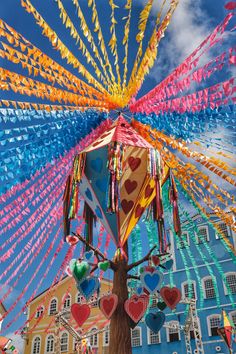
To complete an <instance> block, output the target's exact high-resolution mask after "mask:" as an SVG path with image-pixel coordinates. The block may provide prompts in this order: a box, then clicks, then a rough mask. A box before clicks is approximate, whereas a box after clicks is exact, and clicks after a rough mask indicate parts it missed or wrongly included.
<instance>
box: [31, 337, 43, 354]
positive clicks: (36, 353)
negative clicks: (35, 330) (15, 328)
mask: <svg viewBox="0 0 236 354" xmlns="http://www.w3.org/2000/svg"><path fill="white" fill-rule="evenodd" d="M40 347H41V339H40V337H36V338H34V340H33V346H32V354H40Z"/></svg>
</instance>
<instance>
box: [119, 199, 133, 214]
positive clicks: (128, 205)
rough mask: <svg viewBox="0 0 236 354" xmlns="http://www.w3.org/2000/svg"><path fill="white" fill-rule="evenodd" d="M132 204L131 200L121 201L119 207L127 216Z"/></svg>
mask: <svg viewBox="0 0 236 354" xmlns="http://www.w3.org/2000/svg"><path fill="white" fill-rule="evenodd" d="M133 205H134V202H133V201H132V200H129V201H128V200H126V199H123V200H122V201H121V207H122V209H123V210H124V213H125V214H128V213H129V212H130V210H131V209H132V208H133Z"/></svg>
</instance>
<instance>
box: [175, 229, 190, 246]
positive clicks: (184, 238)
mask: <svg viewBox="0 0 236 354" xmlns="http://www.w3.org/2000/svg"><path fill="white" fill-rule="evenodd" d="M186 247H189V235H188V232H187V231H184V232H182V235H181V237H179V242H178V246H177V248H178V249H180V248H181V249H182V248H186Z"/></svg>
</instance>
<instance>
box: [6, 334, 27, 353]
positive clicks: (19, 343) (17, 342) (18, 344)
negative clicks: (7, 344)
mask: <svg viewBox="0 0 236 354" xmlns="http://www.w3.org/2000/svg"><path fill="white" fill-rule="evenodd" d="M6 337H7V338H10V339H11V340H12V345H14V347H15V348H16V349H18V351H19V354H23V353H24V345H25V344H24V340H23V339H22V338H21V336H20V335H19V334H15V333H13V332H11V333H8V334H6Z"/></svg>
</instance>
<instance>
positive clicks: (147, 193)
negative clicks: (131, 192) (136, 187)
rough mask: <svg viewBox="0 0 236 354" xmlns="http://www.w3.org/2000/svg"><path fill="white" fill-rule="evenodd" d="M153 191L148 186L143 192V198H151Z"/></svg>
mask: <svg viewBox="0 0 236 354" xmlns="http://www.w3.org/2000/svg"><path fill="white" fill-rule="evenodd" d="M153 191H154V188H152V187H150V185H148V186H147V187H146V188H145V192H144V194H145V198H146V199H147V198H149V197H151V195H152V193H153Z"/></svg>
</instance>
